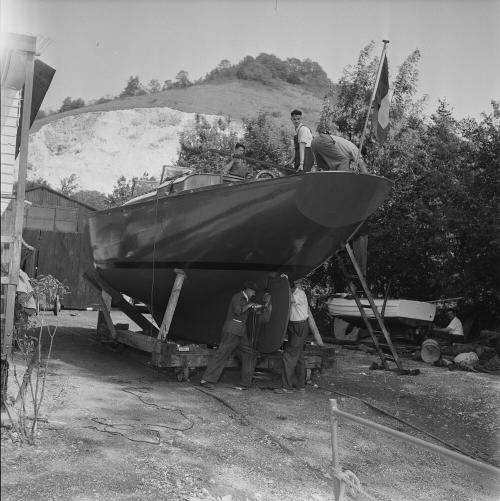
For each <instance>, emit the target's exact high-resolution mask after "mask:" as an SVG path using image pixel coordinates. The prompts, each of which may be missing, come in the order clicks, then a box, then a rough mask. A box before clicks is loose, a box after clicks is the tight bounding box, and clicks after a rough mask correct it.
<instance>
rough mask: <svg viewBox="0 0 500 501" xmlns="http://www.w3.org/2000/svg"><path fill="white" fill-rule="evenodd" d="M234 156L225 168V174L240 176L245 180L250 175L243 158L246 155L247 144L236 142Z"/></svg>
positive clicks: (223, 171)
mask: <svg viewBox="0 0 500 501" xmlns="http://www.w3.org/2000/svg"><path fill="white" fill-rule="evenodd" d="M234 156H235V158H233V159H232V160H231V161H230V162H229V163H228V164H226V166H225V167H224V168H223V170H222V173H223V174H224V175H226V174H229V175H230V176H237V177H240V178H241V180H242V181H244V180H245V179H246V177H247V175H248V165H247V163H246V162H245V160H243V157H244V156H245V145H244V144H241V143H236V145H235V146H234Z"/></svg>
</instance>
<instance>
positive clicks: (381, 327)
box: [337, 243, 406, 372]
mask: <svg viewBox="0 0 500 501" xmlns="http://www.w3.org/2000/svg"><path fill="white" fill-rule="evenodd" d="M345 250H346V251H347V254H348V256H349V259H350V261H351V263H352V265H353V267H354V272H355V273H352V272H351V273H350V272H349V270H348V269H347V264H346V262H345V258H344V256H343V255H342V251H339V252H337V260H338V263H339V266H340V269H341V271H342V274H343V275H344V277H345V279H346V281H347V285H348V286H349V291H350V292H351V295H352V296H353V298H354V300H355V301H356V305H357V307H358V309H359V313H360V314H361V318H362V319H363V322H364V323H365V326H366V328H367V330H368V332H369V333H370V336H371V338H372V340H373V344H374V346H375V349H376V350H377V353H378V355H379V357H380V360H381V361H382V367H383V368H384V369H385V370H390V369H389V366H388V364H387V362H388V361H392V362H395V363H396V366H397V368H398V370H399V371H400V372H406V371H404V369H403V364H402V363H401V360H400V359H399V356H398V354H397V352H396V349H395V348H394V345H393V344H392V340H391V335H390V333H389V331H388V330H387V328H386V326H385V324H384V320H383V318H382V315H381V314H380V312H379V311H378V308H377V306H376V305H375V301H374V300H373V295H372V293H371V291H370V289H369V287H368V285H367V283H366V279H365V277H364V275H363V272H362V270H361V267H360V266H359V263H358V262H357V260H356V257H355V256H354V252H353V250H352V247H351V245H350V244H349V243H347V244H346V245H345ZM355 281H358V282H359V283H360V284H361V287H362V288H363V292H364V294H365V296H366V298H367V299H368V303H369V308H370V309H371V310H372V312H373V315H374V317H375V322H376V324H377V325H378V329H374V328H373V326H372V324H371V322H370V320H369V318H368V316H367V314H366V311H365V310H366V306H364V305H363V304H362V303H361V299H360V297H359V296H358V292H357V287H356V284H355ZM377 334H383V336H384V338H385V341H386V343H387V345H388V346H389V349H390V351H391V354H392V357H390V356H387V355H385V354H384V353H383V351H382V348H381V346H380V343H379V340H378V338H377Z"/></svg>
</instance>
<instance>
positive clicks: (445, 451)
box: [330, 400, 500, 477]
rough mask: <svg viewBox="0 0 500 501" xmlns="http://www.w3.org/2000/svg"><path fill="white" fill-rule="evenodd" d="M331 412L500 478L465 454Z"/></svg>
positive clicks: (484, 464)
mask: <svg viewBox="0 0 500 501" xmlns="http://www.w3.org/2000/svg"><path fill="white" fill-rule="evenodd" d="M330 401H331V400H330ZM331 412H332V413H333V414H335V415H337V416H339V417H343V418H345V419H347V420H349V421H354V422H355V423H358V424H362V425H364V426H367V427H368V428H371V429H373V430H377V431H381V432H382V433H386V434H387V435H391V436H393V437H396V438H400V439H401V440H404V441H405V442H409V443H411V444H414V445H416V446H418V447H422V448H423V449H428V450H430V451H433V452H437V453H438V454H441V455H442V456H447V457H449V458H450V459H452V460H454V461H458V462H460V463H463V464H465V465H467V466H471V467H473V468H476V469H477V470H480V471H482V472H483V473H490V474H494V475H495V476H496V477H500V469H498V468H496V467H495V466H492V465H490V464H487V463H482V462H481V461H476V460H475V459H472V458H470V457H468V456H464V455H463V454H459V453H458V452H454V451H450V450H448V449H445V448H444V447H441V446H439V445H435V444H431V443H430V442H426V441H425V440H420V439H419V438H416V437H412V436H411V435H407V434H406V433H402V432H400V431H397V430H393V429H391V428H387V427H386V426H383V425H381V424H378V423H373V422H372V421H368V420H367V419H363V418H360V417H358V416H355V415H353V414H349V413H347V412H344V411H341V410H339V409H336V408H333V407H332V408H331Z"/></svg>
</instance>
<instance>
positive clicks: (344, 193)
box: [90, 172, 391, 343]
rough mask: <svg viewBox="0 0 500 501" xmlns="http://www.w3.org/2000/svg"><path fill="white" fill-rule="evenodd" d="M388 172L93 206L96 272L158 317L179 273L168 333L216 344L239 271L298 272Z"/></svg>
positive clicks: (353, 220)
mask: <svg viewBox="0 0 500 501" xmlns="http://www.w3.org/2000/svg"><path fill="white" fill-rule="evenodd" d="M390 188H391V183H390V181H388V180H386V179H384V178H381V177H377V176H372V175H364V174H360V175H356V174H353V173H348V172H318V173H309V174H303V175H294V176H289V177H284V178H278V179H271V180H265V181H256V182H249V183H239V184H234V185H229V186H228V185H219V186H215V187H211V188H208V189H200V190H193V191H192V192H182V193H179V194H176V195H170V196H166V197H163V198H158V199H156V198H155V199H152V200H149V201H146V202H140V203H135V204H130V205H125V206H123V207H119V208H115V209H111V210H108V211H101V212H98V213H96V214H95V215H93V216H91V218H90V236H91V243H92V246H93V255H94V260H95V264H96V268H97V271H98V272H99V274H100V275H101V276H102V277H103V278H104V280H106V281H107V282H108V283H109V284H110V285H112V286H113V287H114V288H115V289H117V290H119V291H120V292H122V293H123V294H126V295H128V296H131V297H133V298H134V299H137V300H140V301H142V302H144V303H146V304H148V305H150V306H151V307H152V310H153V313H154V316H155V319H156V321H157V322H161V319H162V317H163V313H164V311H165V308H166V305H167V302H168V298H169V294H170V291H171V289H172V285H173V281H174V278H175V272H174V269H176V268H181V269H183V270H184V271H185V272H186V273H187V279H186V280H185V282H184V285H183V289H182V292H181V295H180V298H179V302H178V304H177V309H176V313H175V316H174V319H173V322H172V325H171V331H170V332H171V334H170V335H171V336H172V337H177V338H181V339H186V340H192V341H196V342H202V343H217V342H218V340H219V338H220V329H221V327H222V324H223V321H224V317H225V313H226V310H227V304H228V302H229V300H230V298H231V296H232V294H234V292H236V291H237V290H239V289H240V288H241V287H242V284H243V282H244V281H245V280H253V281H255V282H257V284H258V285H259V287H262V288H263V287H265V286H266V283H267V280H268V278H269V277H270V276H273V275H275V274H280V273H286V274H287V275H288V276H289V277H290V278H294V277H297V276H304V275H306V274H307V273H309V272H310V271H312V270H313V269H315V268H316V267H317V266H319V265H320V264H321V263H322V262H324V261H325V260H326V259H327V258H328V257H329V256H331V255H332V254H333V253H334V252H335V251H336V250H337V249H339V248H340V246H341V245H342V244H343V243H345V242H346V240H347V239H348V238H349V237H350V236H351V235H352V233H353V232H354V231H355V230H356V229H357V228H358V226H359V225H360V224H361V223H362V222H363V221H364V220H365V219H366V218H367V217H368V216H369V215H370V214H371V213H373V212H374V211H375V210H376V209H377V208H378V207H379V206H380V205H381V203H382V202H383V201H384V200H385V199H386V198H387V196H388V193H389V191H390Z"/></svg>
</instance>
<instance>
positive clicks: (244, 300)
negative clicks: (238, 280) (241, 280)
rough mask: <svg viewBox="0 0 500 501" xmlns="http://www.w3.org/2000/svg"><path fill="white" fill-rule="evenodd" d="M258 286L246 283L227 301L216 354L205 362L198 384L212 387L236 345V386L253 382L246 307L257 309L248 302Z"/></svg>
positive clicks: (244, 387) (242, 386) (258, 306)
mask: <svg viewBox="0 0 500 501" xmlns="http://www.w3.org/2000/svg"><path fill="white" fill-rule="evenodd" d="M256 291H257V285H255V283H253V282H245V284H244V285H243V290H241V291H239V292H237V293H236V294H235V295H234V296H233V297H232V298H231V302H230V303H229V308H228V310H227V315H226V321H225V322H224V327H223V329H222V338H221V341H220V344H219V347H218V348H217V351H216V352H215V355H214V356H213V357H212V358H211V359H210V360H209V361H208V365H207V368H206V370H205V373H204V374H203V377H202V378H201V381H200V385H201V386H204V387H205V388H207V389H209V390H213V389H214V388H215V384H216V383H217V381H218V380H219V378H220V376H221V374H222V371H223V370H224V367H225V366H226V362H227V361H228V359H229V358H230V357H231V355H232V354H233V353H234V351H235V350H236V349H237V348H239V350H240V352H241V385H240V386H238V389H248V388H250V386H251V384H252V376H253V371H254V366H253V360H254V354H253V348H252V345H251V343H250V341H249V339H248V336H247V328H246V323H247V318H248V313H249V310H251V309H256V308H260V307H261V306H260V305H259V304H257V303H254V302H251V301H250V298H252V297H253V296H255V292H256Z"/></svg>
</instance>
